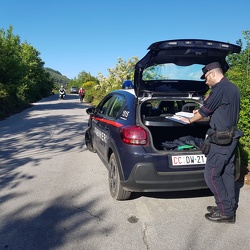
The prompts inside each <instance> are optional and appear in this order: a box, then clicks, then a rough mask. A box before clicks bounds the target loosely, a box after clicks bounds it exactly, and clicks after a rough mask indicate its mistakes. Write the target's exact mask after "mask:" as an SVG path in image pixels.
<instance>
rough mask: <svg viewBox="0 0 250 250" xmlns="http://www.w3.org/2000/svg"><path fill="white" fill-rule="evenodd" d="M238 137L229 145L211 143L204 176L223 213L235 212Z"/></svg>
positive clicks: (230, 213) (230, 214)
mask: <svg viewBox="0 0 250 250" xmlns="http://www.w3.org/2000/svg"><path fill="white" fill-rule="evenodd" d="M238 141H239V140H238V138H237V139H233V141H232V143H231V144H230V145H228V146H219V145H216V144H211V148H210V151H209V153H208V155H207V163H206V166H205V172H204V177H205V181H206V183H207V186H208V187H209V188H210V190H211V191H212V193H213V194H214V198H215V203H216V204H217V206H218V208H219V210H220V212H221V213H222V215H227V216H232V215H234V213H235V205H236V204H235V183H234V179H235V174H234V173H235V165H234V160H235V152H236V148H237V144H238Z"/></svg>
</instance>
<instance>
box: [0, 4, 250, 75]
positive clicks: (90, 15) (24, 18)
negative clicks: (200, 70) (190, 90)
mask: <svg viewBox="0 0 250 250" xmlns="http://www.w3.org/2000/svg"><path fill="white" fill-rule="evenodd" d="M249 10H250V1H249V0H241V1H228V0H227V1H226V0H216V1H215V0H210V1H202V0H193V1H192V0H189V1H187V0H179V1H170V0H158V1H157V0H151V1H149V0H126V1H123V0H40V1H39V0H0V28H1V29H4V30H7V29H8V28H9V26H10V25H12V26H13V33H14V34H15V35H19V36H20V38H21V41H22V42H23V41H25V40H26V41H27V42H28V43H29V44H30V45H32V46H33V47H35V48H36V49H37V50H38V51H39V52H40V53H41V55H40V57H41V58H42V60H43V61H44V62H45V67H50V68H52V69H55V70H58V71H59V72H61V73H62V74H63V75H66V76H67V77H69V78H74V77H77V75H78V74H79V73H80V72H81V71H86V72H89V73H90V74H91V75H93V76H97V74H98V72H100V73H102V74H103V75H107V74H108V72H107V68H114V67H115V65H116V63H117V59H118V57H121V58H122V59H124V60H126V61H127V60H128V59H129V58H131V57H133V56H138V57H139V59H140V58H141V57H143V56H144V55H145V53H146V52H147V48H148V46H149V45H150V44H151V43H153V42H156V41H161V40H169V39H177V38H202V39H211V40H218V41H224V42H230V43H235V42H236V41H237V40H238V39H242V40H243V41H244V39H243V35H242V31H245V30H250V18H249Z"/></svg>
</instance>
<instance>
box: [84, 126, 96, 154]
mask: <svg viewBox="0 0 250 250" xmlns="http://www.w3.org/2000/svg"><path fill="white" fill-rule="evenodd" d="M85 144H86V147H87V149H88V150H89V151H90V152H93V153H95V152H96V150H95V148H94V147H93V143H92V137H91V134H90V131H89V130H88V129H87V130H86V132H85Z"/></svg>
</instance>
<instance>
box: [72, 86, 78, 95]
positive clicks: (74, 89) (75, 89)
mask: <svg viewBox="0 0 250 250" xmlns="http://www.w3.org/2000/svg"><path fill="white" fill-rule="evenodd" d="M78 91H79V88H78V87H71V88H70V94H78Z"/></svg>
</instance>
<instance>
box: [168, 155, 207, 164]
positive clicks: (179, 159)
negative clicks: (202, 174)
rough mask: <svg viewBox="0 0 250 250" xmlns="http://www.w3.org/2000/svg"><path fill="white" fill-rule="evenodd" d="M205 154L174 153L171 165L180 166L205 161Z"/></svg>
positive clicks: (203, 162)
mask: <svg viewBox="0 0 250 250" xmlns="http://www.w3.org/2000/svg"><path fill="white" fill-rule="evenodd" d="M206 160H207V158H206V156H205V155H203V154H200V155H174V156H172V165H173V166H182V165H199V164H205V163H206Z"/></svg>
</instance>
